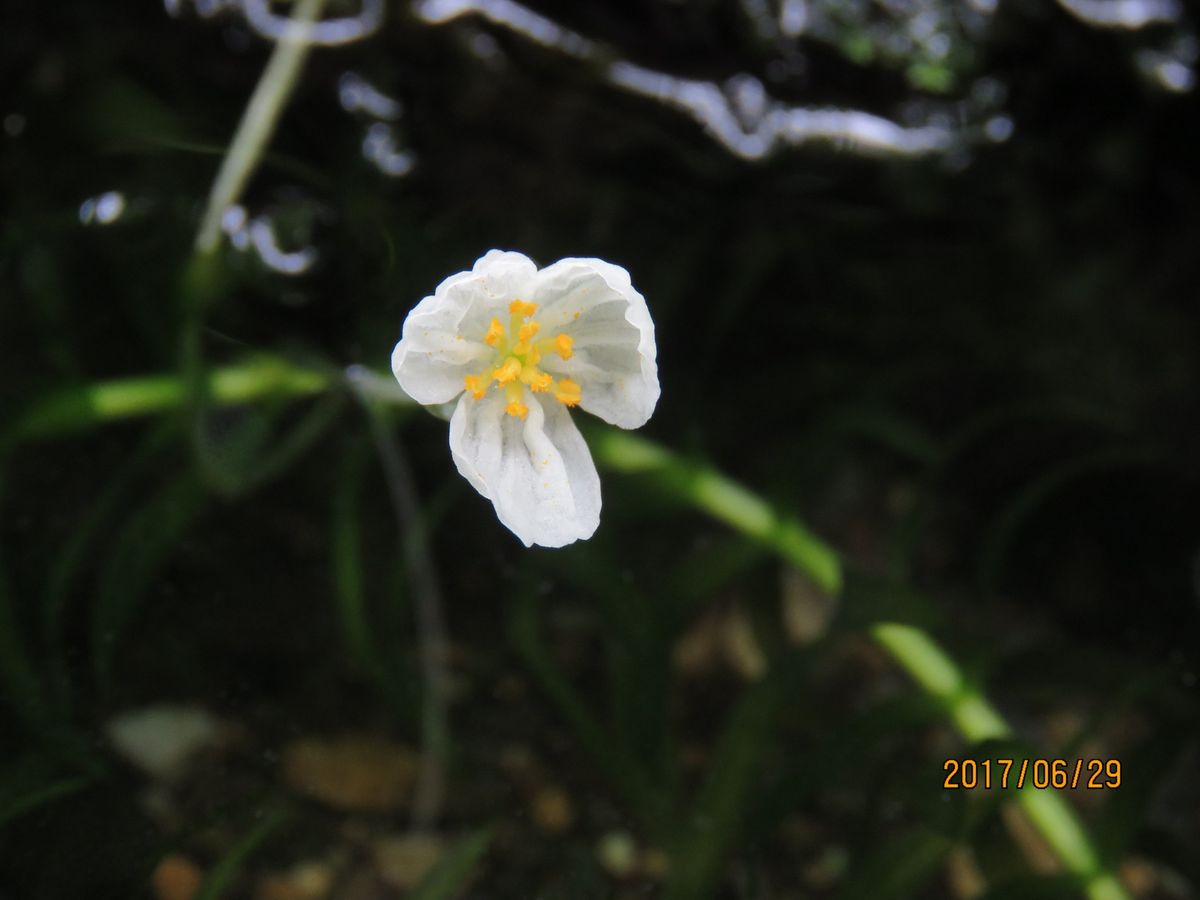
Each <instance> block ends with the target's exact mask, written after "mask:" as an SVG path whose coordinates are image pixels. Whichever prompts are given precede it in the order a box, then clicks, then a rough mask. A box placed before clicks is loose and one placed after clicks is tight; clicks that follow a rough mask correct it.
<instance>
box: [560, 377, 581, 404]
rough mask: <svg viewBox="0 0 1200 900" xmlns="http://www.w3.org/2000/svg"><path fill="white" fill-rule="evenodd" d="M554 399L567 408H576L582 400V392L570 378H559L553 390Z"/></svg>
mask: <svg viewBox="0 0 1200 900" xmlns="http://www.w3.org/2000/svg"><path fill="white" fill-rule="evenodd" d="M554 399H555V400H557V401H558V402H560V403H565V404H566V405H567V406H576V405H578V403H579V401H580V400H582V399H583V390H582V389H581V388H580V387H579V385H578V384H577V383H576V382H574V381H572V380H571V379H570V378H560V379H558V384H557V385H556V386H555V388H554Z"/></svg>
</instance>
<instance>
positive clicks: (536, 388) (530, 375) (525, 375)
mask: <svg viewBox="0 0 1200 900" xmlns="http://www.w3.org/2000/svg"><path fill="white" fill-rule="evenodd" d="M521 381H523V382H524V383H525V384H527V385H529V389H530V390H531V391H533V392H534V393H540V392H541V391H548V390H550V386H551V385H552V384H554V378H553V377H552V376H550V375H549V374H547V373H546V372H541V371H539V370H538V369H536V368H534V367H533V366H526V367H525V368H524V369H522V370H521Z"/></svg>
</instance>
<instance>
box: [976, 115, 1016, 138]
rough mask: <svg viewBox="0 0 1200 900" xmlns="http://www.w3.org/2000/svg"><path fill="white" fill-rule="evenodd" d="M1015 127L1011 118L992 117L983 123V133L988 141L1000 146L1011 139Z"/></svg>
mask: <svg viewBox="0 0 1200 900" xmlns="http://www.w3.org/2000/svg"><path fill="white" fill-rule="evenodd" d="M1015 127H1016V126H1015V125H1014V124H1013V120H1012V116H992V117H991V118H990V119H988V120H987V122H986V123H984V126H983V133H984V134H986V135H987V136H988V139H989V140H991V141H995V142H996V143H997V144H1001V143H1003V142H1004V141H1007V140H1008V139H1009V138H1010V137H1012V133H1013V130H1014V128H1015Z"/></svg>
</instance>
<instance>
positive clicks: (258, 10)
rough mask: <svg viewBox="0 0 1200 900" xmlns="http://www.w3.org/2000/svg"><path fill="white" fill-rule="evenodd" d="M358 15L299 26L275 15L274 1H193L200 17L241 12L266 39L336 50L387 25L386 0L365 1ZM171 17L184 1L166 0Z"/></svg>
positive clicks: (179, 9)
mask: <svg viewBox="0 0 1200 900" xmlns="http://www.w3.org/2000/svg"><path fill="white" fill-rule="evenodd" d="M361 2H362V8H361V9H360V10H359V13H358V15H357V16H347V17H345V18H341V19H322V20H321V21H319V22H313V23H298V22H293V21H291V20H290V19H289V18H288V17H286V16H277V15H275V14H274V13H272V12H271V5H270V0H192V5H193V6H194V7H195V8H196V12H197V14H199V15H200V16H201V17H202V18H205V19H210V18H212V17H213V16H215V15H217V14H218V13H220V12H223V11H224V10H226V9H238V10H241V13H242V15H243V16H245V18H246V22H247V23H248V24H249V25H250V27H251V28H253V29H254V30H255V31H256V32H258V34H259V35H260V36H262V37H265V38H269V39H270V40H273V41H278V40H289V41H303V42H304V43H306V44H320V45H322V46H326V47H333V46H337V45H339V44H349V43H352V42H354V41H357V40H361V39H362V38H364V37H366V36H367V35H369V34H372V33H373V32H374V31H375V30H376V29H377V28H379V26H380V24H381V23H382V22H383V0H361ZM163 8H164V9H165V10H166V11H167V15H169V16H171V17H172V18H178V17H179V15H180V13H181V12H182V11H183V0H163Z"/></svg>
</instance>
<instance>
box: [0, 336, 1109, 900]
mask: <svg viewBox="0 0 1200 900" xmlns="http://www.w3.org/2000/svg"><path fill="white" fill-rule="evenodd" d="M359 377H362V374H361V373H360V376H359ZM208 384H209V389H210V398H211V401H212V402H213V403H214V404H218V405H233V404H238V403H248V402H251V401H253V400H256V399H258V398H260V397H265V396H269V395H277V394H285V395H288V394H290V395H300V394H314V393H319V392H320V391H323V390H326V389H329V388H331V387H334V386H335V384H336V380H335V379H334V378H333V377H332V376H330V375H328V374H326V373H321V372H316V371H313V370H310V369H304V368H300V367H297V366H294V365H292V364H290V363H288V362H285V361H283V360H280V359H278V358H275V357H265V356H264V357H259V358H257V359H254V360H251V361H249V362H246V363H242V364H240V365H235V366H226V367H223V368H218V369H215V370H213V371H212V372H210V373H209V375H208ZM185 400H186V392H185V390H184V383H183V378H182V376H181V375H178V374H174V375H151V376H144V377H141V378H125V379H118V380H115V381H104V382H98V383H95V384H91V385H87V386H83V387H78V388H71V389H68V390H66V391H63V392H61V393H59V394H55V395H51V396H50V397H48V398H46V399H44V400H43V401H42V402H41V403H39V404H36V405H35V406H34V407H33V408H32V409H30V410H29V411H28V412H27V413H26V415H25V416H24V417H23V418H21V419H18V421H17V424H16V426H15V428H14V429H13V430H12V431H10V433H9V434H8V435H7V439H8V440H10V441H11V440H14V439H18V440H20V439H38V438H47V437H52V436H54V435H56V434H62V433H65V432H71V431H78V430H80V429H83V428H88V427H91V426H94V425H99V424H101V423H103V422H108V421H115V420H120V419H127V418H131V417H134V416H144V415H150V414H153V413H160V412H166V411H168V410H172V409H176V408H178V407H180V406H182V405H183V404H184V402H185ZM587 430H588V435H589V438H590V442H591V447H592V451H593V454H594V455H595V458H596V460H597V461H598V462H599V464H600V465H601V466H602V467H604V468H606V469H610V470H613V471H618V472H630V473H654V474H655V476H656V477H657V478H658V479H659V480H660V481H661V482H662V483H663V484H665V485H667V486H668V487H669V488H670V489H671V490H673V491H675V492H676V493H677V494H678V495H680V496H681V497H683V498H684V499H686V500H687V501H688V502H689V503H691V504H692V505H693V506H694V507H696V508H697V509H700V510H702V511H704V512H706V513H708V514H709V515H711V516H712V517H713V518H715V519H718V520H719V521H722V522H725V523H726V524H728V525H730V526H731V527H733V528H735V529H737V530H738V531H741V532H742V533H744V534H746V535H748V536H750V537H752V538H754V539H755V540H758V541H760V542H761V543H763V544H764V545H766V546H768V547H770V548H772V549H773V550H775V552H777V553H778V554H779V555H780V556H781V557H783V558H784V559H786V560H788V561H789V562H790V563H792V564H793V565H795V566H797V567H798V568H799V569H801V570H802V571H803V572H805V573H806V574H807V575H808V577H809V578H811V579H812V580H813V581H814V582H815V583H816V584H817V585H819V586H820V587H822V588H823V589H825V590H827V591H830V592H831V593H832V592H836V591H838V590H839V589H840V587H841V583H842V575H841V564H840V562H839V560H838V558H837V554H836V553H835V552H834V551H833V550H832V549H831V548H830V547H828V546H827V545H825V544H824V543H823V542H822V541H821V540H820V539H819V538H817V537H816V536H815V535H813V534H812V533H811V532H809V531H807V530H806V529H805V528H804V527H803V526H802V525H801V524H800V523H799V522H798V521H797V520H795V519H793V518H790V517H787V516H785V515H783V514H781V513H779V512H778V511H776V510H775V509H774V508H773V507H772V506H771V505H770V504H769V503H767V502H766V501H765V500H763V499H762V498H761V497H759V496H757V495H756V494H754V493H752V492H751V491H749V490H747V489H746V488H745V487H742V486H741V485H739V484H737V483H736V482H733V481H731V480H729V479H727V478H726V477H725V476H723V475H721V474H720V473H718V472H715V471H713V470H712V469H709V468H707V467H704V466H701V465H699V464H696V463H692V462H689V461H687V460H684V459H682V458H680V457H679V456H677V455H675V454H674V453H672V452H671V451H670V450H668V449H666V448H665V447H662V446H661V445H659V444H655V443H653V442H652V441H649V440H646V439H645V438H641V437H636V436H634V435H631V434H627V433H625V432H621V431H617V430H616V429H600V428H594V427H589V428H588V429H587ZM4 444H5V441H3V440H0V446H3V445H4ZM872 634H873V636H874V638H875V639H876V641H878V642H879V644H880V646H881V647H883V649H884V650H885V651H887V652H888V654H890V655H891V656H892V657H893V658H894V659H895V660H896V662H897V663H899V665H900V666H901V667H902V668H903V669H904V670H905V671H907V672H908V673H909V675H910V676H911V677H912V678H913V680H914V681H916V683H917V684H918V685H919V686H920V687H921V689H922V690H924V691H925V692H926V693H927V694H929V695H930V696H931V697H933V698H935V699H936V700H938V701H939V702H941V703H943V704H944V705H945V707H946V709H947V712H948V714H949V717H950V720H951V721H952V722H953V724H954V727H955V728H956V729H957V730H958V732H959V734H961V735H962V736H963V738H964V739H966V740H967V741H970V742H972V743H975V742H979V741H983V740H988V739H993V738H1004V737H1009V736H1011V735H1012V728H1011V727H1010V726H1009V725H1008V723H1007V722H1006V721H1005V720H1004V718H1003V717H1002V716H1001V715H1000V713H999V712H997V710H996V709H995V708H994V707H993V706H992V705H991V704H990V703H989V702H988V700H987V698H986V697H984V696H983V694H982V693H981V692H979V691H978V690H977V689H976V688H975V687H973V686H972V685H970V684H969V682H968V681H967V679H966V678H965V677H964V676H963V673H962V670H961V669H960V668H959V667H958V665H957V664H956V663H955V662H954V660H953V659H951V658H950V656H949V655H947V654H946V652H945V651H944V650H943V649H942V648H941V647H940V646H939V645H938V644H937V643H936V642H935V641H934V640H933V638H931V637H930V636H929V635H928V634H926V633H925V632H923V631H921V630H919V629H917V628H914V627H912V626H910V625H902V624H897V623H891V622H888V623H879V624H876V625H875V626H873V628H872ZM1015 800H1016V803H1017V804H1018V805H1019V807H1020V808H1021V810H1022V811H1023V812H1024V814H1025V815H1026V816H1027V817H1028V818H1029V820H1030V822H1032V823H1033V825H1034V827H1035V828H1037V830H1038V832H1039V833H1040V834H1041V835H1042V837H1043V838H1044V839H1045V840H1046V842H1047V843H1048V844H1049V845H1050V846H1051V847H1052V848H1053V849H1054V851H1055V853H1056V854H1057V855H1058V857H1059V859H1060V860H1061V861H1062V863H1063V866H1064V867H1065V868H1066V869H1067V870H1068V871H1069V872H1070V873H1071V874H1072V875H1075V876H1077V877H1079V878H1080V879H1081V880H1082V881H1083V882H1084V884H1085V889H1086V892H1087V896H1088V897H1089V900H1129V894H1128V892H1127V891H1126V890H1125V888H1124V887H1122V886H1121V884H1120V882H1118V881H1117V879H1116V878H1114V877H1113V876H1112V875H1111V874H1110V873H1108V872H1107V871H1105V870H1104V868H1103V866H1102V864H1101V862H1100V858H1099V855H1098V854H1097V853H1096V851H1095V849H1094V848H1093V847H1092V844H1091V842H1090V840H1089V839H1088V836H1087V833H1086V832H1085V831H1084V829H1083V825H1082V824H1081V823H1080V821H1079V818H1078V817H1077V816H1076V814H1075V812H1074V810H1073V809H1072V808H1071V806H1070V805H1069V804H1068V803H1067V802H1066V801H1065V800H1064V799H1063V798H1062V796H1061V795H1060V794H1058V793H1056V792H1055V791H1053V790H1044V791H1043V790H1037V789H1032V790H1030V789H1025V790H1019V791H1017V793H1016V798H1015Z"/></svg>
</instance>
